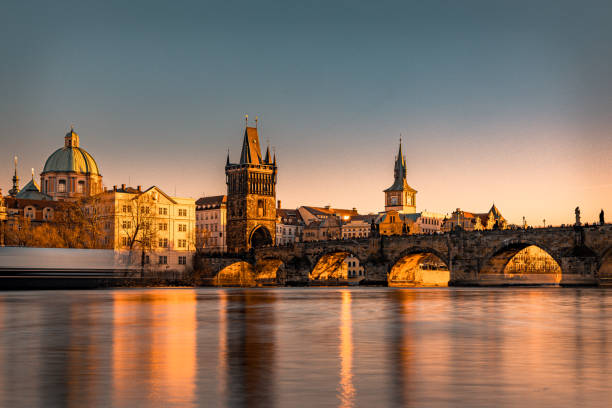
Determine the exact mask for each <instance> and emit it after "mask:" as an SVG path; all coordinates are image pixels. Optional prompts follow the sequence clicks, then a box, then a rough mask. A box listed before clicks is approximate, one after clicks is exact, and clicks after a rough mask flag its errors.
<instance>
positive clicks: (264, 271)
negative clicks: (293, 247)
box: [255, 257, 287, 286]
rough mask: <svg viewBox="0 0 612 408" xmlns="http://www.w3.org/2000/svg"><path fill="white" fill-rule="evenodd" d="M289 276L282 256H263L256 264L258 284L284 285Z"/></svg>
mask: <svg viewBox="0 0 612 408" xmlns="http://www.w3.org/2000/svg"><path fill="white" fill-rule="evenodd" d="M286 280H287V276H286V272H285V262H284V261H283V260H282V259H280V258H273V257H268V258H263V259H259V260H257V263H256V264H255V281H256V283H257V285H260V286H266V285H284V284H285V283H286Z"/></svg>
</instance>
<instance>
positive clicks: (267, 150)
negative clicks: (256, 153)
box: [264, 140, 270, 164]
mask: <svg viewBox="0 0 612 408" xmlns="http://www.w3.org/2000/svg"><path fill="white" fill-rule="evenodd" d="M266 142H267V147H266V157H265V159H264V163H265V164H270V141H269V140H267V141H266Z"/></svg>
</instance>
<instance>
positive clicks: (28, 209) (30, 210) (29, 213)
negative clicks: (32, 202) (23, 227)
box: [23, 207, 36, 220]
mask: <svg viewBox="0 0 612 408" xmlns="http://www.w3.org/2000/svg"><path fill="white" fill-rule="evenodd" d="M35 212H36V211H35V210H34V207H26V208H25V209H24V210H23V216H24V217H26V218H29V219H31V220H33V219H34V214H35Z"/></svg>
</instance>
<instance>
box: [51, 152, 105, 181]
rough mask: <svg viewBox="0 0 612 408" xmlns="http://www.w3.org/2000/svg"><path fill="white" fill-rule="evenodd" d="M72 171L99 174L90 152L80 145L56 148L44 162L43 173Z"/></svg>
mask: <svg viewBox="0 0 612 408" xmlns="http://www.w3.org/2000/svg"><path fill="white" fill-rule="evenodd" d="M48 172H74V173H82V174H91V175H98V176H99V175H100V172H99V170H98V165H97V164H96V161H95V160H94V158H93V157H91V154H89V153H87V152H86V151H85V150H84V149H81V148H80V147H67V146H65V147H62V148H61V149H57V150H56V151H55V152H53V154H52V155H51V156H49V158H48V159H47V162H46V163H45V168H44V170H43V174H44V173H48Z"/></svg>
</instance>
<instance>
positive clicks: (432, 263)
mask: <svg viewBox="0 0 612 408" xmlns="http://www.w3.org/2000/svg"><path fill="white" fill-rule="evenodd" d="M449 280H450V271H449V268H448V259H447V257H446V256H445V255H444V254H442V253H440V252H439V251H437V250H435V249H433V248H429V247H412V248H409V249H407V250H404V251H402V252H401V254H400V255H399V256H398V257H397V258H396V259H395V260H394V261H393V263H392V264H391V266H390V269H389V272H388V274H387V283H388V285H389V286H448V282H449Z"/></svg>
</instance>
